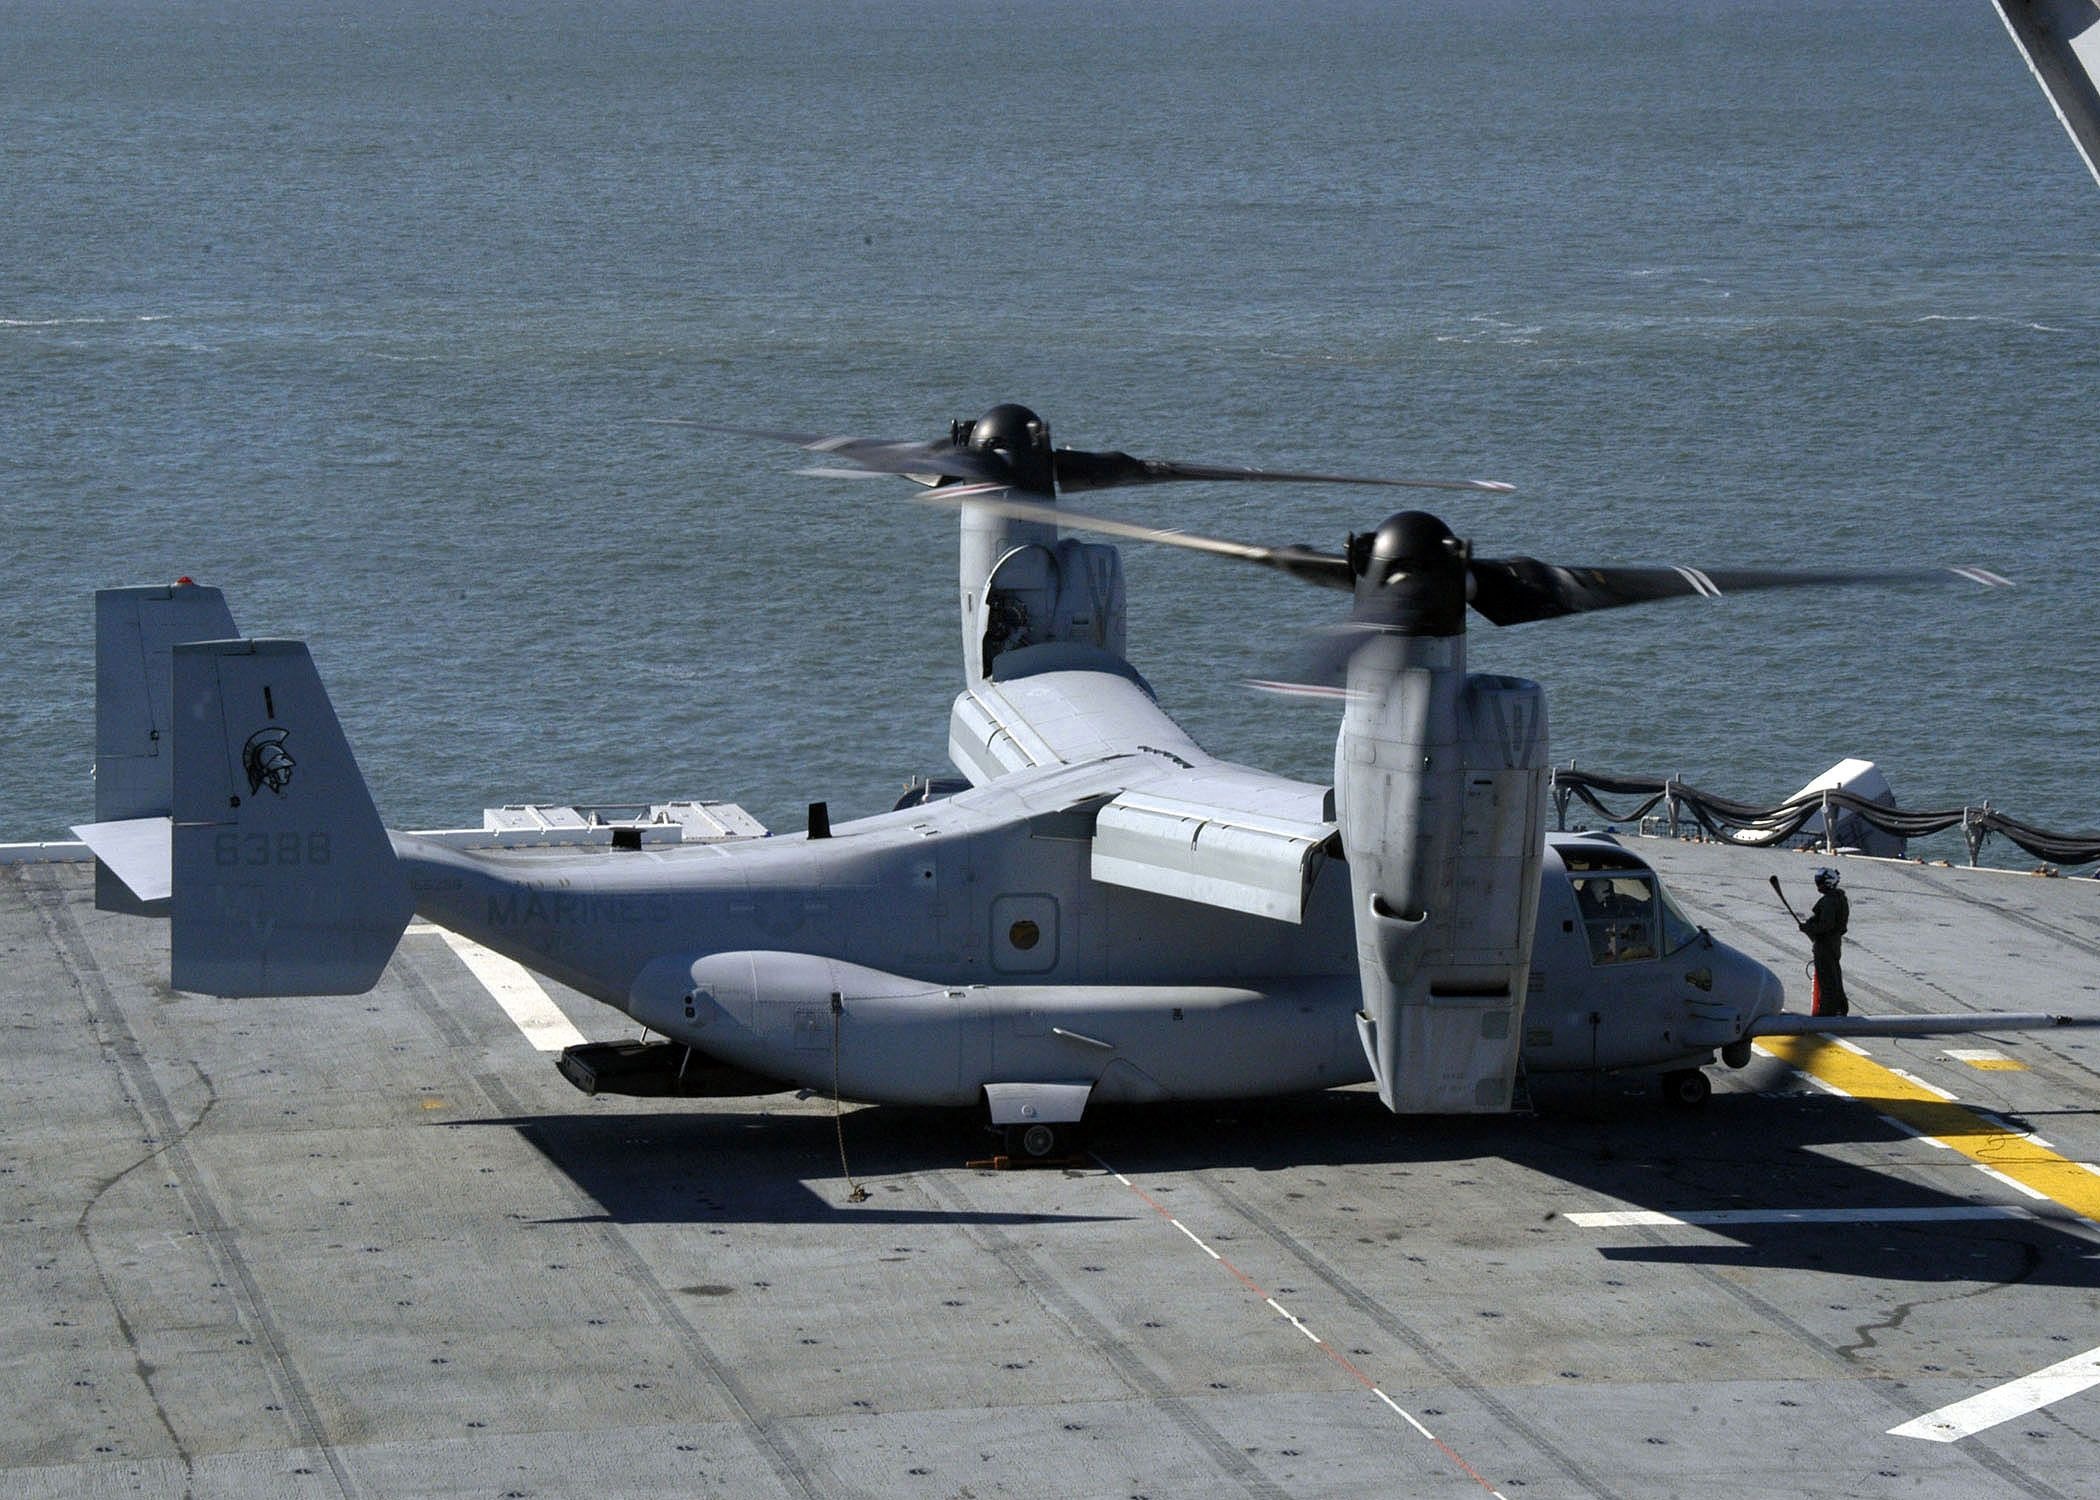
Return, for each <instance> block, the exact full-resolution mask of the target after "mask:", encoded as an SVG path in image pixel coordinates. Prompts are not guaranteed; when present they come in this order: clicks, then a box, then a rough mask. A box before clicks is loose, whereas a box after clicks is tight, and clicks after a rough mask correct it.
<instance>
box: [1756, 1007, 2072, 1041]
mask: <svg viewBox="0 0 2100 1500" xmlns="http://www.w3.org/2000/svg"><path fill="white" fill-rule="evenodd" d="M2059 1026H2100V1016H2052V1015H2048V1014H2046V1013H2044V1012H2041V1011H2007V1012H2005V1013H2003V1014H2000V1015H1990V1014H1979V1013H1977V1012H1975V1011H1961V1012H1959V1013H1956V1014H1952V1015H1940V1016H1804V1015H1799V1014H1789V1013H1787V1012H1785V1011H1782V1012H1780V1013H1779V1014H1778V1015H1773V1016H1760V1017H1758V1018H1757V1019H1756V1020H1755V1021H1752V1022H1751V1023H1750V1029H1749V1031H1748V1032H1746V1033H1744V1034H1745V1035H1746V1036H1751V1037H1760V1036H1957V1035H1960V1034H1961V1033H1963V1032H1971V1031H2053V1030H2055V1029H2056V1028H2057V1027H2059Z"/></svg>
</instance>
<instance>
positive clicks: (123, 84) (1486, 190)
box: [0, 0, 2100, 861]
mask: <svg viewBox="0 0 2100 1500" xmlns="http://www.w3.org/2000/svg"><path fill="white" fill-rule="evenodd" d="M2096 377H2100V189H2096V188H2095V186H2094V184H2093V182H2092V181H2091V180H2090V178H2089V177H2088V176H2087V174H2086V172H2085V170H2084V168H2083V167H2082V166H2081V165H2080V163H2079V161H2078V159H2077V157H2076V155H2075V153H2074V152H2073V150H2072V148H2071V145H2070V143H2069V141H2068V140H2067V139H2066V138H2065V136H2064V134H2063V132H2062V130H2061V129H2060V128H2059V127H2058V125H2057V123H2056V121H2055V120H2054V119H2053V118H2052V117H2051V115H2050V113H2049V110H2048V108H2047V105H2046V103H2045V102H2044V100H2043V98H2042V96H2041V94H2040V92H2039V90H2037V89H2036V87H2035V86H2034V84H2033V82H2032V80H2031V79H2030V78H2029V76H2028V74H2027V72H2026V69H2025V68H2024V66H2023V65H2022V64H2021V62H2020V60H2019V58H2018V56H2017V54H2016V53H2015V52H2014V50H2013V48H2012V46H2011V44H2010V42H2009V41H2008V40H2007V39H2006V37H2005V36H2004V34H2003V32H2002V31H2001V29H2000V27H1999V24H1998V22H1997V20H1996V18H1995V16H1994V14H1993V12H1992V10H1991V8H1990V6H1989V5H1988V4H1986V3H1984V0H1901V3H1879V4H1877V3H1862V4H1845V5H1829V4H1817V3H1807V0H1765V3H1741V4H1734V3H1725V4H1724V3H1712V0H1692V3H1685V0H1584V3H1580V4H1574V3H1552V0H1547V3H1530V0H1527V3H1523V4H1518V3H1498V0H1485V3H1483V0H1450V3H1441V4H1428V3H1424V4H1393V3H1389V0H1388V3H1375V4H1374V3H1356V0H1310V3H1307V4H1304V5H1295V6H1290V7H1270V6H1255V5H1252V4H1228V3H1201V0H1179V3H1177V0H1166V3H1159V4H1148V5H1145V6H1136V7H1109V6H1102V5H1094V4H1080V3H1073V0H1037V3H1031V4H1029V5H1026V6H1020V5H1011V4H998V3H981V4H980V3H969V0H883V3H863V4H852V3H845V4H839V5H833V6H822V7H802V6H795V7H789V6H781V5H760V4H748V5H735V4H683V3H678V4H674V3H670V0H634V3H624V4H623V3H613V4H594V5H576V4H571V3H566V0H565V3H561V4H555V3H551V0H495V3H459V4H447V3H438V0H431V3H423V4H406V3H400V0H360V3H358V4H355V5H344V4H328V5H322V4H317V3H302V0H289V3H285V0H273V3H267V4H265V3H242V0H154V3H113V0H99V3H98V0H86V3H67V4H58V3H49V4H44V3H21V0H0V535H4V537H5V539H6V546H5V548H4V552H0V556H4V557H5V559H6V562H7V567H8V576H7V585H8V586H7V587H6V588H5V590H4V591H0V636H4V639H5V641H6V649H5V655H4V659H0V743H4V753H0V838H10V839H31V838H46V837H63V836H64V829H65V827H66V826H67V825H68V824H69V823H73V822H77V821H82V820H84V819H85V818H86V817H87V816H89V815H90V813H91V809H92V804H93V797H92V788H91V783H90V780H89V769H90V765H91V762H92V755H93V707H92V705H93V680H92V659H93V658H92V611H91V605H90V594H91V593H92V591H93V590H94V589H95V588H96V587H98V586H100V585H105V584H113V583H137V582H162V581H166V580H169V579H172V578H173V577H175V576H176V575H178V574H189V575H193V576H195V577H197V578H198V579H200V580H203V581H208V582H213V583H217V584H219V585H221V586H222V587H224V588H225V589H226V590H227V592H228V594H229V596H230V599H231V601H232V604H233V608H234V611H235V615H236V618H237V619H238V621H239V622H240V624H241V627H242V629H243V630H244V631H245V632H248V633H253V634H261V635H293V636H301V637H305V638H307V639H308V640H310V641H311V642H312V644H313V649H314V652H315V655H316V657H317V659H318V661H319V663H320V666H321V669H322V672H323V674H324V675H325V677H326V679H327V681H328V683H329V686H330V689H331V691H332V693H333V695H334V697H335V701H336V705H337V708H338V711H339V713H340V715H341V717H342V719H343V722H344V724H345V726H346V728H347V729H348V731H349V733H350V736H351V739H352V742H353V744H354V745H355V746H356V748H357V750H358V753H359V756H360V759H361V761H362V762H363V764H364V767H365V770H366V773H367V775H368V777H369V779H370V780H371V782H372V784H373V788H374V792H375V795H376V797H377V800H378V802H379V805H380V809H381V811H382V813H383V814H385V816H386V817H387V819H388V821H389V822H391V823H393V824H394V825H395V826H402V827H427V826H440V825H457V824H460V823H472V822H475V821H477V820H478V816H479V810H480V809H481V808H482V807H483V806H485V805H491V804H495V803H500V802H511V801H546V802H570V801H587V802H621V801H636V800H648V799H663V798H668V797H719V798H729V799H734V800H738V801H741V802H743V803H744V804H745V805H746V806H747V807H749V808H750V809H751V810H752V811H753V812H755V813H756V814H758V815H759V816H760V817H761V818H763V819H765V820H766V821H768V822H769V823H771V824H772V825H773V826H775V827H778V828H798V827H800V826H801V809H802V805H803V804H804V803H805V802H806V801H808V800H811V799H814V798H820V797H821V798H825V799H828V800H829V801H830V802H831V804H832V808H833V813H834V816H835V817H844V816H853V815H857V814H861V813H866V812H872V811H877V810H880V809H882V808H886V807H888V806H889V805H890V803H891V801H892V800H893V799H894V797H895V794H896V792H897V790H898V788H899V786H900V785H901V783H902V781H903V780H904V778H905V777H906V776H908V775H911V774H913V773H924V772H929V771H940V770H943V769H944V760H945V755H944V752H945V745H946V723H947V713H948V705H949V703H950V700H951V699H952V697H953V695H954V693H955V691H956V689H957V686H958V680H959V663H958V660H957V657H958V650H957V631H956V625H955V619H954V591H955V580H954V567H955V563H954V536H953V530H954V523H953V521H952V519H950V518H948V517H946V516H944V515H942V514H939V513H935V512H932V511H928V510H925V509H922V508H919V507H916V506H913V505H911V504H910V503H908V498H907V497H908V495H909V493H910V492H909V488H908V487H907V486H904V485H902V484H901V483H900V484H898V485H897V486H896V487H895V488H892V487H891V486H890V485H888V484H882V483H876V484H842V483H837V482H824V481H819V480H811V479H803V478H798V477H795V476H794V475H793V474H792V472H791V471H792V470H793V469H794V468H795V467H796V465H797V462H798V459H799V455H796V454H795V453H793V451H792V450H789V449H786V448H778V449H775V448H771V447H768V446H766V445H764V444H760V443H754V442H751V441H747V440H743V439H738V438H732V437H725V436H721V435H714V434H706V433H695V432H693V431H691V430H688V429H681V428H676V427H670V426H664V425H660V424H659V423H657V422H656V421H655V420H654V419H659V418H666V417H689V418H698V419H703V420H708V421H714V422H722V423H730V424H738V425H745V426H771V427H781V428H788V429H801V430H809V431H829V430H843V431H853V432H864V433H873V434H877V435H894V436H933V435H936V434H939V433H944V432H945V431H946V426H947V423H948V421H949V420H950V419H951V418H954V417H960V416H968V415H973V414H974V413H976V412H977V411H979V410H981V409H982V408H984V407H986V406H988V405H990V404H992V403H993V402H996V401H1001V400H1020V401H1025V402H1028V403H1029V404H1031V405H1033V406H1035V407H1036V408H1037V409H1038V410H1039V411H1040V412H1042V413H1043V414H1044V415H1045V416H1046V417H1047V418H1048V419H1049V421H1050V423H1051V425H1052V429H1053V432H1054V434H1055V436H1056V437H1057V439H1058V440H1059V441H1061V442H1066V443H1072V444H1075V445H1078V446H1084V447H1120V448H1125V449H1128V450H1129V451H1132V452H1137V453H1142V454H1148V455H1154V456H1163V457H1174V458H1187V459H1199V460H1209V461H1214V462H1246V463H1262V464H1267V465H1271V466H1279V467H1283V466H1289V467H1314V466H1317V467H1322V468H1329V469H1340V470H1349V471H1364V472H1371V473H1401V474H1428V475H1460V476H1470V475H1485V476H1490V477H1494V478H1498V479H1503V480H1507V481H1509V482H1511V483H1513V484H1515V485H1516V486H1518V491H1517V493H1516V494H1515V495H1513V496H1510V497H1507V498H1494V497H1478V498H1470V497H1463V496H1451V497H1437V498H1438V499H1439V501H1440V502H1441V503H1440V504H1439V505H1438V509H1439V510H1440V511H1441V512H1442V513H1443V514H1444V515H1445V516H1446V518H1447V519H1449V520H1450V521H1451V522H1452V523H1453V524H1454V526H1455V527H1456V528H1457V529H1458V530H1459V531H1460V532H1461V533H1462V534H1465V535H1468V536H1470V537H1472V538H1473V540H1474V542H1475V545H1476V548H1477V549H1478V550H1479V551H1480V552H1481V553H1483V554H1485V555H1490V556H1493V555H1501V554H1508V553H1519V552H1521V553H1528V554H1533V555H1537V556H1541V557H1545V558H1549V559H1553V560H1557V561H1564V562H1571V563H1595V562H1612V561H1623V562H1671V563H1690V564H1696V565H1704V566H1724V565H1729V564H1787V565H1801V566H1818V565H1831V564H1839V563H1866V564H1877V563H1889V564H1894V563H1910V562H1915V561H1920V560H1929V561H1945V562H1950V563H1977V564H1982V565H1984V566H1987V567H1990V568H1993V569H1996V570H1998V571H2000V572H2002V573H2006V574H2008V575H2011V576H2013V577H2014V578H2016V579H2017V580H2018V583H2019V587H2018V588H2017V589H2014V590H2011V591H1997V592H1989V593H1986V592H1984V591H1981V590H1953V589H1946V590H1936V591H1929V592H1890V591H1876V590H1860V591H1852V592H1846V593H1842V594H1821V595H1764V596H1756V597H1745V598H1737V599H1729V600H1724V601H1721V602H1719V603H1708V602H1705V601H1684V602H1680V603H1675V604H1670V605H1665V606H1658V607H1654V608H1649V609H1642V610H1632V611H1624V612H1620V613H1616V614H1608V615H1600V616H1592V617H1589V618H1585V619H1581V620H1577V621H1566V622H1547V623H1542V624H1535V625H1530V626H1524V627H1518V628H1514V629H1510V630H1502V631H1498V630H1495V629H1494V628H1492V627H1490V626H1487V625H1485V624H1481V625H1479V626H1478V627H1477V629H1476V631H1475V633H1474V635H1473V637H1472V651H1473V659H1474V662H1475V664H1476V665H1477V666H1479V667H1481V668H1483V669H1486V670H1493V671H1503V672H1514V673H1520V674H1523V675H1527V676H1532V677H1536V678H1537V679H1539V680H1540V681H1542V682H1544V683H1545V684H1546V686H1547V689H1548V693H1549V698H1550V703H1551V712H1552V716H1553V739H1554V748H1555V753H1556V756H1557V758H1559V759H1560V760H1561V761H1562V762H1563V763H1565V762H1566V761H1567V760H1568V759H1570V758H1574V759H1576V760H1578V761H1579V763H1580V764H1581V765H1582V766H1583V767H1585V768H1588V769H1594V770H1605V771H1613V772H1618V773H1621V774H1630V775H1641V774H1652V775H1663V774H1676V775H1679V776H1682V777H1683V778H1684V779H1686V780H1687V781H1690V782H1692V783H1694V784H1695V785H1699V786H1702V787H1706V788H1709V789H1711V790H1714V791H1717V792H1721V793H1723V794H1725V795H1729V796H1734V797H1738V798H1742V799H1745V800H1777V799H1778V798H1779V797H1781V796H1784V795H1785V794H1787V793H1788V792H1790V791H1792V790H1793V789H1794V788H1795V787H1796V786H1798V785H1799V784H1800V783H1801V782H1802V781H1804V780H1806V779H1807V778H1808V777H1809V776H1811V775H1813V774H1814V773H1816V772H1818V771H1820V770H1822V769H1823V768H1824V767H1825V766H1827V765H1829V764H1830V763H1832V762H1833V761H1835V760H1837V759H1839V758H1841V757H1843V756H1847V755H1860V756H1865V757H1867V758H1870V759H1873V760H1875V761H1878V762H1879V763H1880V764H1881V765H1882V766H1883V768H1884V769H1885V771H1886V772H1887V774H1888V776H1889V777H1890V780H1891V782H1892V783H1893V785H1894V787H1895V790H1896V792H1897V794H1898V796H1899V798H1900V799H1901V800H1902V801H1903V803H1904V804H1905V805H1907V806H1915V807H1932V806H1944V805H1948V804H1950V803H1952V804H1960V803H1962V802H1965V801H1966V802H1975V801H1980V800H1982V799H1984V798H1989V799H1990V800H1991V801H1992V803H1993V805H1994V806H1996V807H1998V808H2000V809H2002V810H2005V811H2008V812H2011V813H2013V814H2014V815H2016V816H2019V817H2022V818H2025V819H2027V820H2028V821H2030V822H2035V823H2041V824H2045V825H2050V826H2054V827H2058V828H2089V827H2093V826H2095V825H2100V761H2096V752H2095V744H2096V738H2100V736H2096V730H2100V715H2096V703H2100V608H2096V603H2100V600H2096V591H2095V589H2094V587H2093V583H2092V578H2093V569H2094V566H2095V561H2094V560H2095V558H2096V557H2100V443H2096V442H2095V441H2094V432H2095V430H2096V426H2100V394H2096V388H2100V387H2096ZM1093 503H1095V504H1096V505H1098V506H1099V507H1101V508H1110V507H1113V508H1114V509H1115V510H1116V511H1117V512H1118V513H1121V514H1125V515H1130V516H1135V517H1140V518H1143V519H1147V520H1151V521H1155V522H1159V523H1162V524H1167V525H1173V526H1181V527H1187V528H1190V529H1197V530H1206V531H1213V532H1219V533H1223V534H1226V535H1231V536H1238V537H1243V538H1246V539H1249V540H1255V541H1268V542H1294V541H1302V542H1307V543H1313V544H1324V545H1335V544H1338V543H1339V542H1340V541H1341V539H1342V537H1343V535H1344V534H1345V533H1346V532H1347V531H1348V530H1350V529H1351V528H1357V529H1363V528H1368V527H1370V526H1373V525H1375V524H1376V523H1377V521H1378V520H1379V519H1380V518H1381V517H1382V516H1383V515H1384V514H1385V513H1386V512H1387V511H1388V510H1390V509H1392V508H1393V506H1392V504H1391V500H1390V495H1389V494H1381V493H1379V492H1375V491H1362V490H1359V491H1348V490H1338V489H1324V488H1315V487H1308V488H1288V489H1273V490H1272V489H1258V488H1254V487H1246V486H1241V487H1233V486H1188V487H1173V488H1159V489H1151V490H1139V491H1125V492H1121V493H1119V494H1111V495H1109V496H1104V497H1094V501H1093ZM1126 568H1127V574H1128V580H1129V585H1130V590H1131V608H1130V636H1131V649H1132V655H1133V657H1134V659H1135V660H1136V661H1137V662H1138V664H1139V665H1140V667H1141V668H1142V669H1143V670H1145V671H1146V673H1147V674H1148V675H1149V676H1150V678H1151V680H1152V681H1153V683H1154V684H1155V686H1156V687H1157V688H1158V690H1159V694H1160V697H1161V700H1162V702H1163V703H1164V704H1165V705H1166V706H1167V707H1168V708H1169V709H1170V710H1171V711H1173V712H1175V713H1176V714H1177V715H1178V716H1180V717H1181V718H1182V719H1183V721H1184V722H1185V723H1186V724H1187V725H1188V727H1189V728H1190V730H1191V731H1192V732H1193V733H1194V734H1195V736H1196V737H1197V739H1198V740H1200V741H1201V742H1203V743H1204V744H1205V745H1207V746H1208V747H1210V748H1211V749H1213V750H1214V751H1216V752H1218V753H1220V754H1224V755H1228V756H1231V757H1233V758H1236V759H1240V760H1245V761H1250V762H1255V763H1260V764H1267V765H1272V766H1275V767H1277V768H1279V769H1283V770H1287V771H1290V772H1292V773H1293V774H1298V775H1302V776H1307V777H1312V778H1318V779H1325V777H1326V775H1327V774H1328V771H1327V766H1328V764H1329V761H1330V758H1331V755H1332V734H1333V716H1332V712H1331V710H1329V709H1323V708H1321V707H1319V706H1316V705H1312V706H1309V705H1306V704H1303V703H1297V702H1284V701H1277V700H1273V699H1268V698H1264V697H1261V696H1258V695H1255V694H1253V693H1250V692H1249V691H1248V690H1246V689H1245V688H1244V687H1243V686H1242V683H1243V680H1244V679H1247V678H1249V677H1259V676H1263V675H1267V674H1268V673H1270V672H1272V671H1273V670H1275V668H1276V667H1277V665H1278V664H1279V662H1280V661H1282V660H1283V659H1284V658H1285V656H1286V654H1287V651H1288V643H1289V642H1290V641H1291V639H1292V638H1293V637H1294V636H1295V634H1296V633H1297V632H1300V631H1302V630H1304V629H1306V628H1309V627H1311V626H1314V625H1316V624H1318V623H1320V622H1322V621H1323V620H1324V619H1326V618H1329V616H1330V612H1331V611H1332V609H1333V601H1332V600H1331V599H1330V597H1329V596H1325V595H1322V594H1319V593H1317V592H1316V591H1313V590H1303V589H1298V588H1295V587H1293V586H1292V585H1290V584H1289V583H1288V582H1286V581H1284V580H1280V579H1277V578H1273V577H1270V576H1268V575H1266V574H1261V573H1258V572H1254V571H1253V570H1246V571H1241V570H1236V569H1234V568H1232V567H1229V566H1224V565H1220V564H1217V563H1213V562H1209V561H1206V560H1204V559H1201V558H1196V557H1191V556H1187V555H1182V554H1175V553H1164V552H1159V551H1153V550H1145V549H1140V548H1131V549H1128V550H1127V551H1126ZM1958 850H1959V844H1958V841H1955V842H1953V843H1952V844H1951V845H1949V846H1943V847H1942V848H1941V850H1940V852H1942V853H1954V852H1958ZM1997 852H1998V854H1999V856H2000V857H2001V858H2009V859H2010V860H2011V861H2019V860H2020V859H2021V858H2022V857H2021V856H2019V855H2018V854H2017V851H2009V850H2006V849H2002V848H2001V849H1999V850H1998V851H1997Z"/></svg>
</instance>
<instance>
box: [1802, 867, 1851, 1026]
mask: <svg viewBox="0 0 2100 1500" xmlns="http://www.w3.org/2000/svg"><path fill="white" fill-rule="evenodd" d="M1816 890H1817V892H1818V894H1817V896H1816V904H1815V906H1814V907H1812V908H1811V909H1810V911H1809V913H1808V920H1807V921H1805V922H1803V923H1802V924H1801V930H1802V931H1803V932H1805V933H1807V934H1808V941H1809V943H1810V945H1811V947H1812V949H1813V951H1814V953H1815V961H1816V1001H1815V1013H1816V1014H1817V1015H1819V1016H1843V1015H1849V1014H1851V1011H1852V1007H1851V1006H1850V1005H1848V1004H1847V1003H1846V1001H1845V974H1844V970H1843V968H1842V967H1841V966H1840V964H1839V959H1840V957H1841V956H1842V954H1843V952H1844V948H1845V928H1846V926H1847V925H1848V924H1849V923H1850V921H1851V918H1852V903H1851V902H1850V901H1849V900H1847V899H1846V897H1845V893H1844V892H1843V891H1841V890H1839V889H1838V872H1837V871H1835V870H1818V871H1816Z"/></svg>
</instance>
